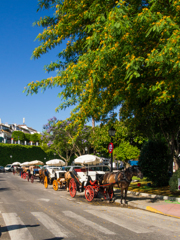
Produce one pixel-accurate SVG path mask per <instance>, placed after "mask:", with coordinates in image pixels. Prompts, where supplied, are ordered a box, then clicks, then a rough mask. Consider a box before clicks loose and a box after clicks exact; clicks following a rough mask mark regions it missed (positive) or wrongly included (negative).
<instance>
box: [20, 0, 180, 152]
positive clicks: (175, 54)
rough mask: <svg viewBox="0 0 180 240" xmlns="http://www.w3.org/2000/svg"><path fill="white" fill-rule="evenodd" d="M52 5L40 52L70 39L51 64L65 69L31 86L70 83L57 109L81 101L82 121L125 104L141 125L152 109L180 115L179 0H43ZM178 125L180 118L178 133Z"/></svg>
mask: <svg viewBox="0 0 180 240" xmlns="http://www.w3.org/2000/svg"><path fill="white" fill-rule="evenodd" d="M50 8H52V9H53V11H54V15H53V16H46V17H44V18H41V19H40V20H39V21H37V22H36V24H37V25H38V26H41V27H43V28H44V31H43V32H42V33H40V34H39V35H38V36H37V39H38V40H39V41H40V45H39V47H37V48H36V49H35V50H34V52H33V57H34V58H35V59H36V58H39V57H40V56H41V55H42V54H44V53H46V52H48V51H49V50H51V49H52V48H55V47H58V46H59V45H61V44H62V42H63V41H64V40H67V41H68V42H67V46H66V49H64V50H63V51H61V52H60V53H59V54H58V60H57V62H52V63H50V64H49V65H48V66H46V67H45V69H46V71H47V72H50V71H54V70H58V72H57V76H55V77H51V78H47V79H43V80H41V81H36V82H31V83H29V84H28V85H27V88H26V89H25V91H26V92H27V94H32V93H37V92H38V90H39V89H40V88H42V89H43V90H46V89H47V88H51V87H57V86H58V87H62V90H61V92H60V94H59V96H60V97H62V98H63V99H64V102H63V103H62V104H61V105H60V106H59V107H57V109H56V110H57V111H58V110H59V109H66V108H67V107H69V106H71V105H73V106H74V110H73V111H72V113H71V117H70V120H71V121H72V123H74V124H77V123H78V124H79V125H81V127H83V124H84V122H85V121H86V120H87V119H89V118H91V117H93V118H94V119H95V121H99V120H102V121H104V120H105V119H106V117H107V115H108V113H109V112H110V111H111V110H113V109H114V108H115V107H117V106H121V116H122V117H123V118H124V119H129V118H131V119H133V120H135V121H134V123H135V124H136V125H137V126H140V125H142V123H143V120H144V119H145V120H147V119H148V118H149V117H150V118H151V119H153V117H154V116H155V119H156V121H157V122H159V120H160V119H163V118H166V119H167V118H168V119H169V118H170V117H171V119H173V117H174V118H176V119H177V117H179V116H177V110H178V111H179V110H180V107H179V94H180V91H179V90H180V89H179V88H180V87H179V86H180V85H179V79H180V5H179V2H178V1H176V0H166V1H165V0H161V1H156V0H150V1H149V0H141V1H140V0H138V1H133V0H127V1H126V0H124V1H122V0H119V1H116V0H114V1H112V0H111V1H110V0H104V1H101V0H77V1H74V0H64V1H60V0H40V1H39V10H42V9H50ZM174 103H175V104H174ZM159 111H160V116H159V115H158V117H157V114H158V113H159ZM151 123H152V121H151ZM163 130H164V129H163ZM79 131H80V129H79V130H78V131H77V135H78V133H79ZM178 132H179V118H178V124H176V129H175V132H173V137H172V138H174V137H175V135H177V133H178ZM172 138H171V140H170V141H172ZM172 151H173V150H172Z"/></svg>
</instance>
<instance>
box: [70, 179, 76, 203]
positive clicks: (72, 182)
mask: <svg viewBox="0 0 180 240" xmlns="http://www.w3.org/2000/svg"><path fill="white" fill-rule="evenodd" d="M69 193H70V195H71V197H73V198H74V197H75V196H76V182H75V180H74V178H71V180H70V182H69Z"/></svg>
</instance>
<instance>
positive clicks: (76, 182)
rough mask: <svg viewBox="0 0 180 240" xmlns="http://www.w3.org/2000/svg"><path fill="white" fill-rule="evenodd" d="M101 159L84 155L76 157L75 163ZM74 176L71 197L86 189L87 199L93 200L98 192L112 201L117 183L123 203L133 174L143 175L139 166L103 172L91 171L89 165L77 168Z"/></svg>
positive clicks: (98, 161) (71, 180) (71, 183)
mask: <svg viewBox="0 0 180 240" xmlns="http://www.w3.org/2000/svg"><path fill="white" fill-rule="evenodd" d="M101 161H102V160H101V159H100V158H98V157H96V156H93V155H83V156H81V157H79V158H76V159H75V161H74V162H75V163H79V164H97V163H101ZM71 175H72V178H71V179H70V183H69V192H70V195H71V197H75V196H76V192H77V191H78V192H83V191H85V198H86V200H87V201H92V200H93V199H94V198H95V197H97V196H98V194H101V196H103V197H104V199H105V200H109V201H112V199H113V197H114V192H113V187H114V186H115V185H116V186H117V187H119V188H121V203H122V198H123V191H124V190H125V202H126V195H127V189H128V187H129V184H130V182H131V180H132V177H133V176H138V177H140V178H142V177H143V175H142V173H141V171H140V170H139V168H138V167H130V168H128V169H126V170H124V171H118V172H109V173H106V172H103V171H91V169H90V168H89V167H86V168H82V169H79V170H76V171H74V172H72V173H71Z"/></svg>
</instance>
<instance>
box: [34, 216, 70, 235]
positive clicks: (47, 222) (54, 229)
mask: <svg viewBox="0 0 180 240" xmlns="http://www.w3.org/2000/svg"><path fill="white" fill-rule="evenodd" d="M31 214H32V215H34V216H35V217H36V218H37V219H38V220H39V221H40V222H41V223H42V224H43V225H44V226H45V227H46V228H47V229H48V230H49V231H50V232H51V233H52V234H53V235H54V236H55V237H59V238H60V237H62V238H63V237H67V235H66V234H65V233H64V232H65V231H63V228H64V227H63V226H62V225H61V224H59V223H58V224H57V223H56V222H55V221H54V220H53V219H52V218H50V217H49V216H48V215H47V214H45V213H43V212H31ZM60 227H61V228H60Z"/></svg>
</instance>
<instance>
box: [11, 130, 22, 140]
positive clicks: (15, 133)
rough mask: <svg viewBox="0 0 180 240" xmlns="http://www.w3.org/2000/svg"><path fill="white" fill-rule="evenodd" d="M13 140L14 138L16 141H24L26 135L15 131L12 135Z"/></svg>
mask: <svg viewBox="0 0 180 240" xmlns="http://www.w3.org/2000/svg"><path fill="white" fill-rule="evenodd" d="M18 137H19V138H18ZM12 138H13V139H14V140H15V141H18V140H20V141H24V139H25V135H24V133H23V132H21V131H14V132H13V133H12Z"/></svg>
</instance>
